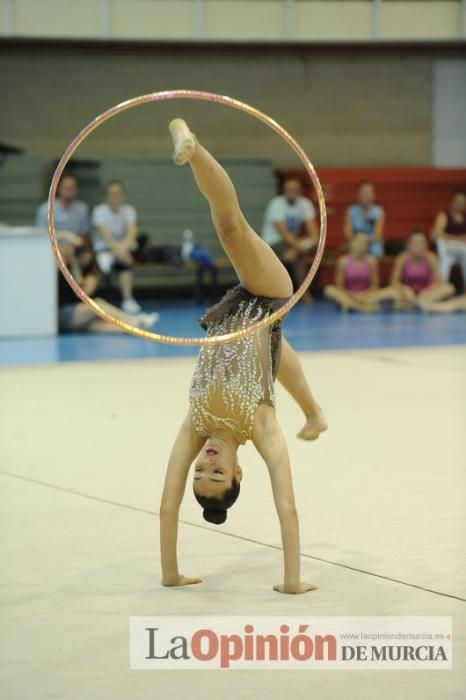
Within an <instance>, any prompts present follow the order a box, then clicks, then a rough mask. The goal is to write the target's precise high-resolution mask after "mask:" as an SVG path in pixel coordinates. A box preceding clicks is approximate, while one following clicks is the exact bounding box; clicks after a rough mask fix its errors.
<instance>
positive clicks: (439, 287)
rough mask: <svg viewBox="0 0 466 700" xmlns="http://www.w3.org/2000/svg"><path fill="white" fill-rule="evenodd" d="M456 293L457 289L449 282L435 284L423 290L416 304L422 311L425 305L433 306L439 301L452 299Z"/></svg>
mask: <svg viewBox="0 0 466 700" xmlns="http://www.w3.org/2000/svg"><path fill="white" fill-rule="evenodd" d="M454 293H455V288H454V286H453V285H452V284H450V283H449V282H439V283H438V284H433V285H431V286H430V287H427V288H426V289H423V290H422V292H420V293H419V294H418V296H417V298H416V304H417V306H419V307H420V308H421V309H422V307H423V306H424V304H432V303H435V302H437V301H443V300H445V299H448V298H449V297H452V296H453V295H454Z"/></svg>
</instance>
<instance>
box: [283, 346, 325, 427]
mask: <svg viewBox="0 0 466 700" xmlns="http://www.w3.org/2000/svg"><path fill="white" fill-rule="evenodd" d="M277 379H278V381H279V382H280V384H281V385H282V386H283V387H284V388H285V389H286V391H287V392H288V393H289V394H290V395H291V396H292V398H293V399H294V400H295V401H296V403H297V404H298V406H299V407H300V408H301V410H302V411H303V413H304V415H305V416H306V423H305V424H304V427H303V428H302V429H301V430H300V431H299V433H298V437H300V438H302V439H303V440H315V439H316V438H318V437H319V434H320V433H322V432H324V430H327V422H326V420H325V418H324V414H323V413H322V410H321V408H320V406H319V405H318V403H317V402H316V400H315V398H314V397H313V395H312V393H311V390H310V388H309V385H308V383H307V380H306V377H305V375H304V372H303V368H302V366H301V362H300V361H299V359H298V356H297V354H296V353H295V351H294V350H293V348H292V347H291V345H290V344H289V343H288V341H287V340H286V338H282V351H281V356H280V363H279V365H278V373H277Z"/></svg>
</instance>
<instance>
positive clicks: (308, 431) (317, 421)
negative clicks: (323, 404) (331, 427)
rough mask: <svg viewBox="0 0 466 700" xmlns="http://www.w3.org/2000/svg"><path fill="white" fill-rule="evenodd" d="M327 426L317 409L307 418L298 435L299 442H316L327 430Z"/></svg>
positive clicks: (322, 415)
mask: <svg viewBox="0 0 466 700" xmlns="http://www.w3.org/2000/svg"><path fill="white" fill-rule="evenodd" d="M327 428H328V425H327V421H326V420H325V417H324V414H323V413H322V411H321V410H320V408H319V409H317V410H316V411H315V413H313V414H312V415H311V416H308V417H307V420H306V423H305V424H304V427H303V428H301V430H300V431H299V433H298V437H299V438H301V440H317V438H318V437H319V435H320V434H321V433H323V432H324V431H325V430H327Z"/></svg>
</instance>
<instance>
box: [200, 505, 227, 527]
mask: <svg viewBox="0 0 466 700" xmlns="http://www.w3.org/2000/svg"><path fill="white" fill-rule="evenodd" d="M202 515H203V516H204V520H207V522H209V523H215V524H216V525H221V524H222V523H224V522H225V520H226V519H227V511H226V508H224V509H223V510H217V509H215V510H214V509H209V508H204V510H203V513H202Z"/></svg>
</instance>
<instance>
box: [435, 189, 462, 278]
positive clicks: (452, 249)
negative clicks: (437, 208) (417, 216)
mask: <svg viewBox="0 0 466 700" xmlns="http://www.w3.org/2000/svg"><path fill="white" fill-rule="evenodd" d="M432 236H433V238H434V239H435V241H436V243H437V253H438V256H439V263H440V274H441V276H442V280H443V281H444V282H448V281H449V280H450V272H451V268H452V267H453V265H454V264H455V263H457V264H458V265H460V267H461V272H462V275H463V287H466V194H465V193H464V192H456V193H455V194H454V195H453V197H452V199H451V202H450V207H449V209H448V211H447V212H444V211H441V212H439V213H438V214H437V216H436V218H435V222H434V226H433V228H432Z"/></svg>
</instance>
